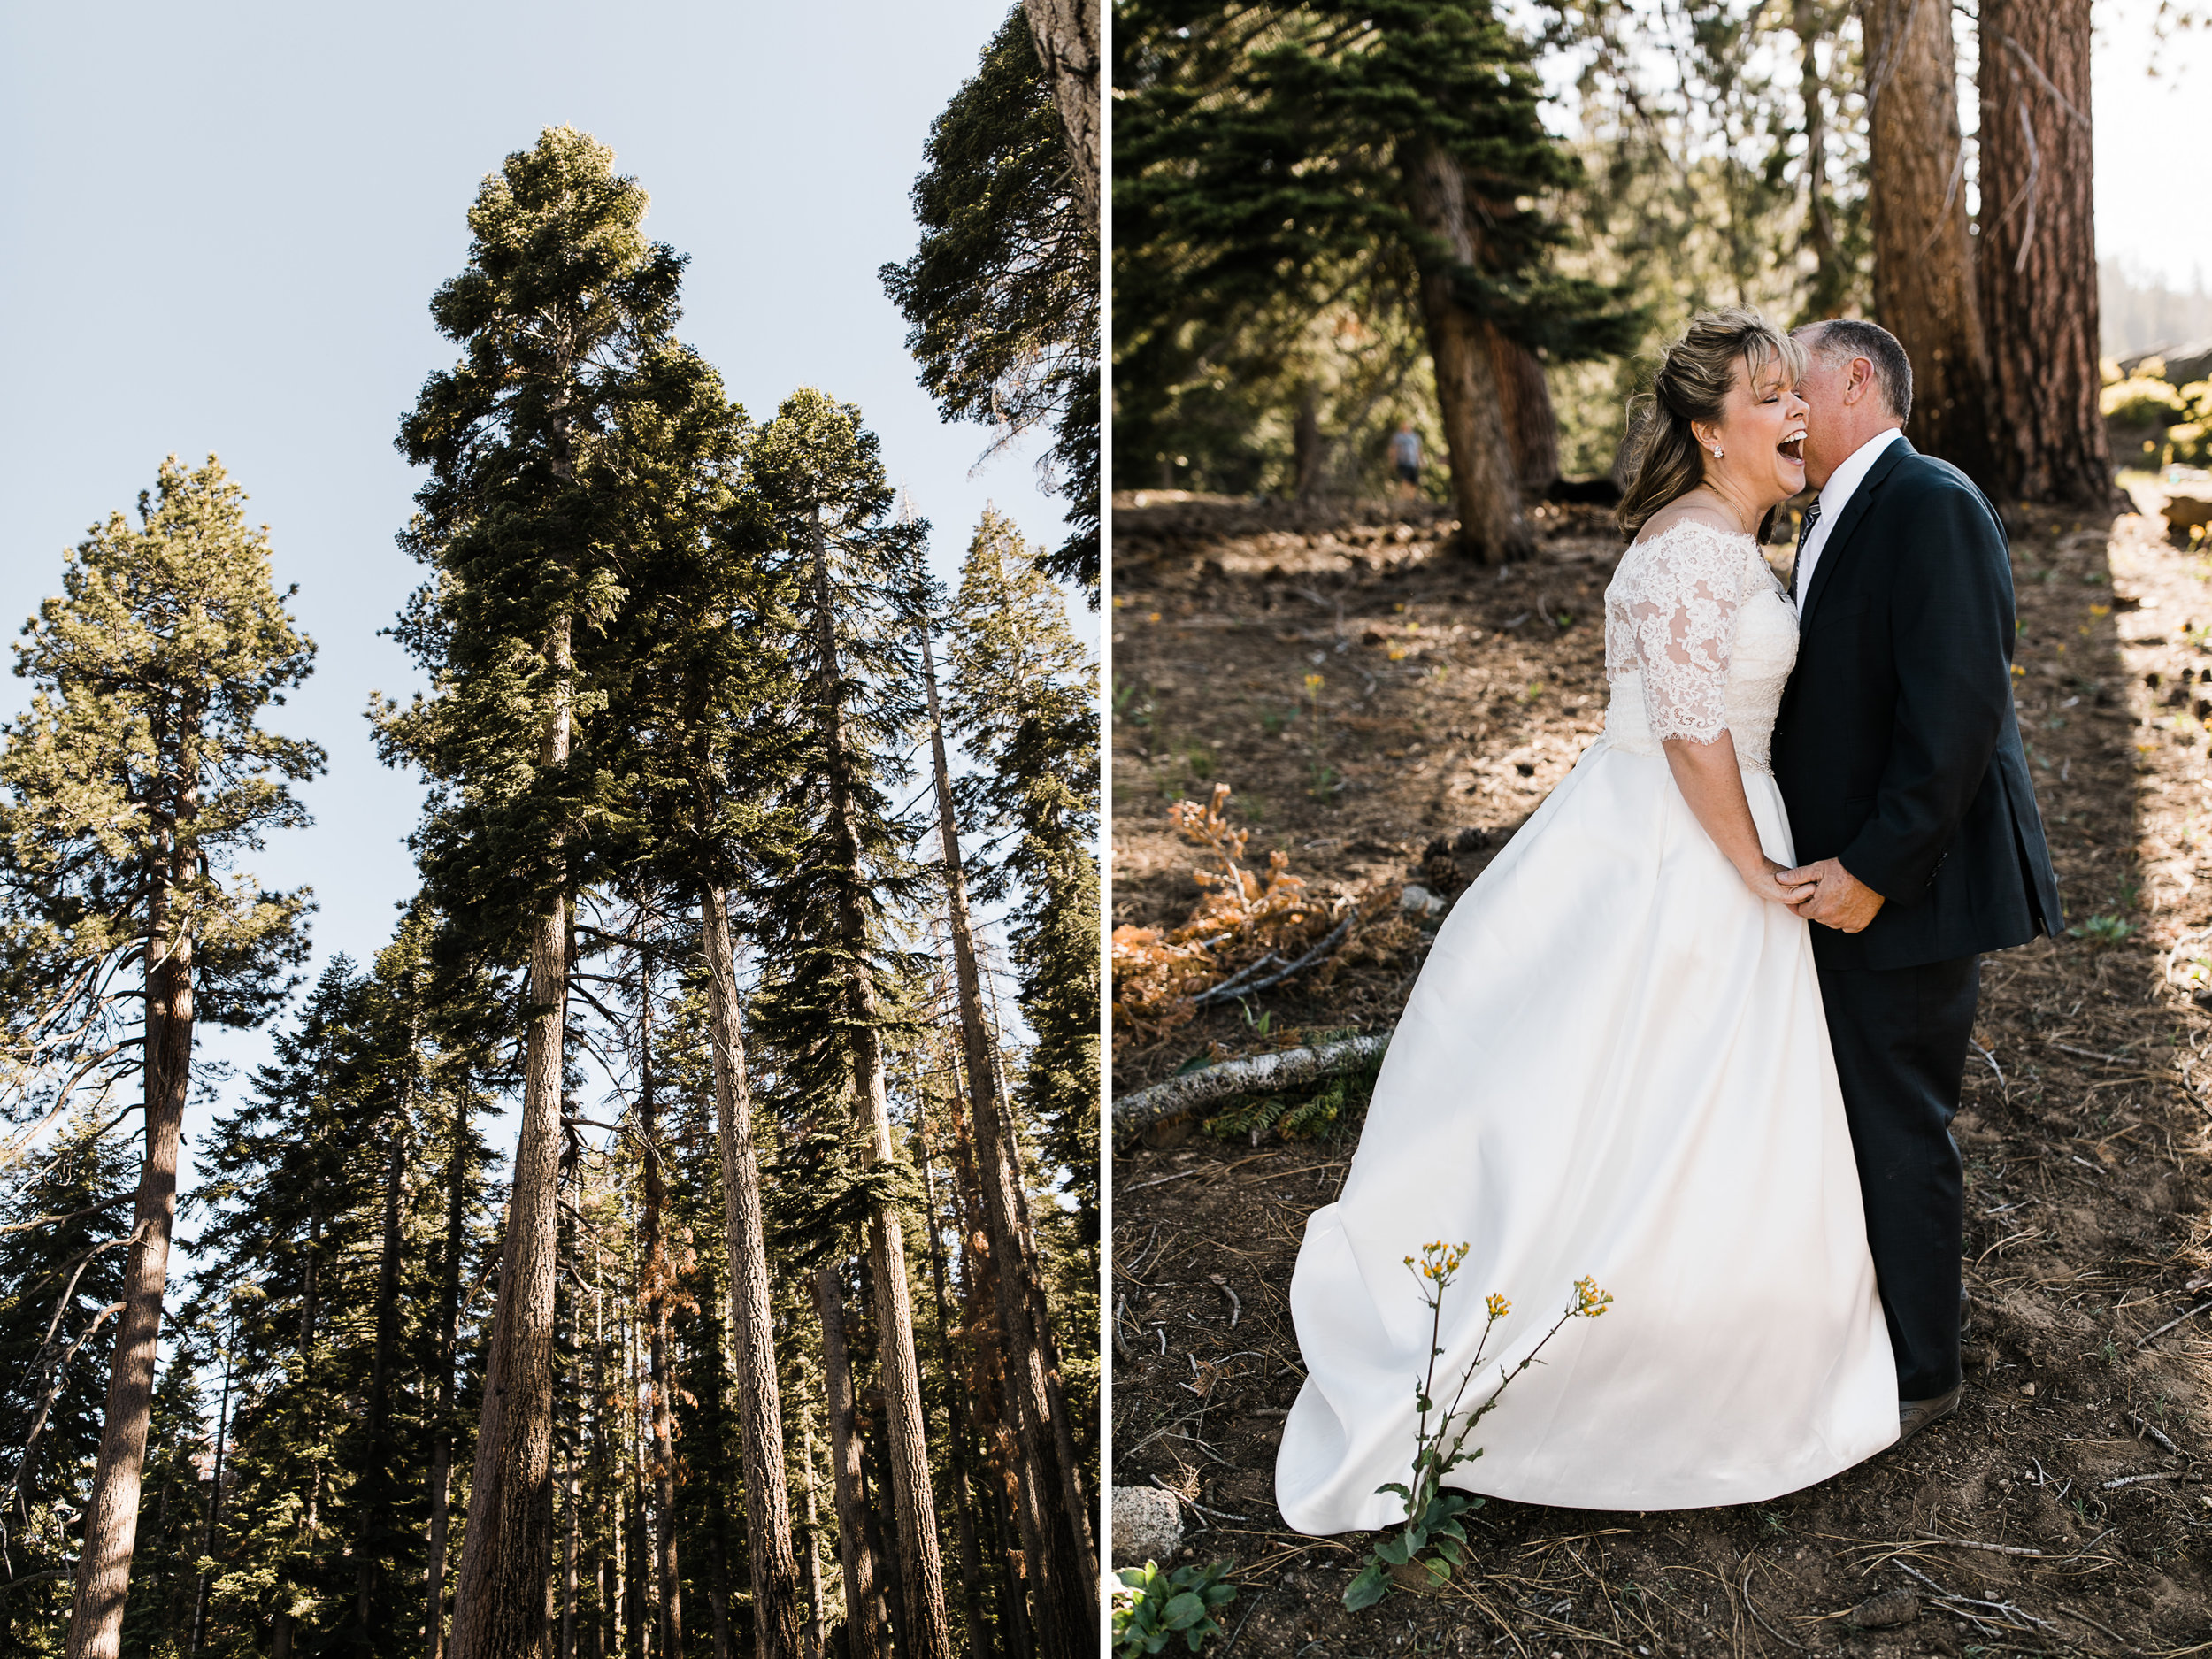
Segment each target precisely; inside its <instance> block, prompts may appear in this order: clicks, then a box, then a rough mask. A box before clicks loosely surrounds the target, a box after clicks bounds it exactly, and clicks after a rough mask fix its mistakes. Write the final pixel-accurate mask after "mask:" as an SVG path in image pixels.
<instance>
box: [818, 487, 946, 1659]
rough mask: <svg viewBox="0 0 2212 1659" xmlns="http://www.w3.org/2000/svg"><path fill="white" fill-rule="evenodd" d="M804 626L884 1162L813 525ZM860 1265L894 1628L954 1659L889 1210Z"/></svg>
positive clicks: (845, 773)
mask: <svg viewBox="0 0 2212 1659" xmlns="http://www.w3.org/2000/svg"><path fill="white" fill-rule="evenodd" d="M817 511H818V510H817ZM814 604H815V627H816V633H817V637H818V647H819V649H820V652H821V663H822V673H823V676H824V679H825V680H826V684H825V685H824V687H822V689H821V693H820V695H818V697H817V699H816V706H817V711H818V719H819V722H820V724H821V728H822V740H823V749H824V751H825V757H824V767H823V770H824V772H825V774H826V777H825V781H826V783H827V784H828V786H829V789H828V793H829V807H830V810H829V832H830V856H831V858H832V859H833V860H834V861H835V866H836V868H838V869H840V870H842V871H845V872H850V873H849V879H846V880H843V881H841V882H840V883H839V884H838V887H837V929H838V936H839V941H840V942H841V944H842V945H843V946H844V949H845V972H844V985H843V987H842V990H843V993H844V1002H845V1012H846V1037H847V1051H848V1053H849V1056H850V1059H851V1064H852V1077H853V1089H854V1095H855V1101H854V1114H855V1117H856V1120H857V1125H856V1126H857V1127H858V1128H859V1130H860V1131H861V1133H863V1134H864V1135H865V1136H866V1137H867V1157H868V1161H869V1162H870V1163H872V1164H888V1163H890V1162H892V1159H893V1156H894V1154H893V1152H892V1148H891V1105H890V1099H889V1095H888V1092H887V1089H886V1087H885V1083H884V1071H883V1065H884V1062H883V1037H882V1024H883V1016H882V1012H881V1010H880V1008H879V1004H878V1000H877V995H876V986H875V975H874V972H873V971H872V968H871V967H870V965H869V957H870V955H871V946H870V941H869V938H868V926H867V918H866V914H865V912H864V910H863V909H862V898H861V895H860V894H859V893H858V892H856V890H855V883H856V880H857V879H858V875H857V872H859V871H860V869H861V863H862V861H861V851H860V836H859V832H858V827H857V823H856V817H857V809H856V805H855V803H854V781H853V771H854V760H853V756H852V752H851V749H850V747H849V742H848V741H847V738H846V734H845V715H844V699H843V685H844V681H843V678H842V673H841V670H840V668H839V665H838V653H837V630H836V613H835V610H834V606H833V601H832V598H831V593H830V578H829V559H828V553H827V549H826V547H825V545H824V538H823V534H822V530H821V526H820V523H819V520H818V519H817V523H816V526H815V542H814ZM868 1264H869V1272H870V1276H871V1280H870V1282H871V1286H872V1291H873V1294H874V1303H875V1317H876V1332H877V1340H876V1346H877V1349H878V1353H879V1371H880V1373H881V1376H882V1379H883V1417H884V1435H883V1450H884V1455H885V1458H886V1459H887V1462H888V1463H889V1464H890V1469H891V1502H892V1509H893V1515H894V1520H895V1525H894V1528H893V1530H894V1532H895V1534H896V1536H897V1540H898V1552H899V1585H900V1590H901V1606H902V1611H903V1614H904V1617H902V1619H901V1620H900V1623H899V1631H900V1635H901V1637H902V1640H903V1641H904V1642H905V1644H906V1647H907V1649H908V1659H953V1649H952V1632H951V1626H950V1621H949V1619H948V1618H947V1617H946V1614H945V1572H944V1562H943V1558H942V1555H941V1551H940V1548H939V1544H938V1538H937V1511H936V1501H935V1499H934V1498H933V1495H932V1494H931V1491H930V1483H929V1448H928V1444H927V1440H926V1429H925V1422H926V1419H925V1418H924V1416H923V1412H922V1384H921V1368H920V1365H919V1363H918V1360H917V1359H916V1356H915V1352H914V1310H913V1306H912V1301H911V1297H910V1294H909V1291H908V1288H907V1275H906V1235H905V1233H904V1231H903V1230H902V1225H901V1222H900V1218H899V1212H898V1208H897V1206H896V1205H895V1204H893V1203H890V1202H884V1203H880V1204H879V1205H877V1206H876V1208H875V1210H874V1211H873V1213H872V1214H871V1215H870V1217H869V1218H868Z"/></svg>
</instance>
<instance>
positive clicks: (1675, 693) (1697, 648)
mask: <svg viewBox="0 0 2212 1659" xmlns="http://www.w3.org/2000/svg"><path fill="white" fill-rule="evenodd" d="M1641 550H1642V552H1643V555H1644V559H1643V564H1642V566H1641V568H1640V569H1639V570H1638V571H1637V572H1636V579H1635V580H1634V582H1633V583H1632V585H1631V590H1630V592H1629V593H1628V594H1627V595H1625V597H1626V599H1627V601H1628V603H1627V611H1628V616H1629V620H1630V623H1631V625H1632V629H1633V631H1634V635H1635V641H1636V657H1637V661H1638V666H1639V667H1640V669H1641V671H1642V676H1643V682H1644V712H1645V716H1646V718H1647V719H1648V720H1649V721H1650V723H1651V734H1652V735H1653V736H1654V737H1656V738H1669V737H1683V738H1688V739H1690V740H1691V741H1694V742H1699V743H1710V742H1712V741H1715V740H1716V739H1717V738H1718V737H1719V736H1720V734H1721V733H1723V732H1724V731H1726V730H1727V729H1728V698H1727V692H1728V657H1729V652H1730V650H1731V649H1732V647H1733V646H1734V644H1735V639H1736V607H1737V602H1738V598H1739V595H1740V591H1741V588H1742V581H1743V558H1744V552H1743V547H1742V538H1741V537H1740V536H1732V535H1729V534H1727V533H1726V532H1724V531H1719V530H1715V529H1712V528H1711V527H1710V526H1705V525H1701V524H1696V523H1686V524H1681V525H1678V526H1674V527H1673V528H1672V529H1670V530H1668V531H1666V532H1664V533H1663V534H1661V535H1659V536H1657V537H1655V538H1654V539H1653V540H1652V541H1649V542H1647V543H1646V544H1645V546H1644V548H1643V549H1641Z"/></svg>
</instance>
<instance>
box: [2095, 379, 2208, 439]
mask: <svg viewBox="0 0 2212 1659" xmlns="http://www.w3.org/2000/svg"><path fill="white" fill-rule="evenodd" d="M2099 403H2100V407H2101V408H2102V409H2103V411H2104V418H2105V419H2107V420H2109V421H2111V422H2112V423H2113V424H2114V425H2115V426H2172V425H2173V424H2174V423H2175V422H2177V421H2180V420H2185V419H2188V413H2189V411H2188V409H2187V406H2186V405H2185V404H2184V403H2183V402H2182V400H2181V394H2180V393H2179V392H2178V391H2177V390H2175V389H2174V388H2172V387H2170V386H2169V385H2167V384H2166V382H2165V381H2163V380H2153V379H2151V378H2149V377H2148V376H2147V375H2146V374H2144V373H2142V372H2141V370H2138V371H2137V372H2136V373H2135V374H2134V375H2133V376H2131V378H2129V379H2127V380H2122V381H2120V382H2119V383H2118V384H2117V385H2115V386H2108V387H2106V388H2104V390H2103V392H2102V393H2101V394H2100V397H2099Z"/></svg>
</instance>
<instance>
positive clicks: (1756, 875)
mask: <svg viewBox="0 0 2212 1659" xmlns="http://www.w3.org/2000/svg"><path fill="white" fill-rule="evenodd" d="M1788 869H1789V866H1788V865H1787V864H1776V863H1775V862H1774V860H1773V859H1771V858H1766V857H1762V858H1761V859H1760V860H1759V862H1758V863H1757V864H1753V865H1751V866H1749V867H1748V868H1747V869H1745V870H1744V871H1743V872H1742V874H1743V882H1744V886H1746V887H1749V888H1750V889H1751V891H1752V892H1753V893H1754V894H1755V895H1757V896H1758V897H1760V898H1763V899H1767V900H1770V901H1771V902H1774V903H1776V904H1799V903H1801V902H1804V901H1805V900H1807V899H1809V898H1810V897H1812V895H1814V894H1815V893H1816V892H1817V891H1818V890H1819V889H1818V887H1816V884H1815V883H1813V882H1810V881H1801V882H1798V883H1797V884H1795V885H1794V886H1789V887H1786V886H1784V885H1783V884H1782V883H1781V882H1780V881H1778V880H1777V879H1775V878H1776V877H1778V876H1780V875H1782V874H1784V873H1785V872H1786V871H1787V870H1788Z"/></svg>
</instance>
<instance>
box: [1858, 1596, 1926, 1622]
mask: <svg viewBox="0 0 2212 1659" xmlns="http://www.w3.org/2000/svg"><path fill="white" fill-rule="evenodd" d="M1844 1617H1845V1618H1846V1621H1847V1623H1850V1624H1855V1625H1857V1626H1858V1627H1859V1628H1860V1629H1861V1630H1887V1629H1888V1628H1889V1627H1890V1626H1891V1625H1893V1624H1911V1623H1912V1622H1913V1620H1915V1619H1916V1618H1918V1617H1920V1598H1919V1597H1918V1596H1916V1595H1915V1594H1913V1593H1912V1592H1911V1591H1910V1590H1885V1591H1883V1592H1882V1593H1881V1594H1879V1595H1870V1596H1869V1597H1867V1598H1866V1600H1865V1601H1862V1602H1860V1603H1859V1604H1858V1606H1856V1607H1855V1608H1853V1609H1851V1611H1850V1612H1849V1613H1847V1614H1846V1615H1845V1616H1844Z"/></svg>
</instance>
